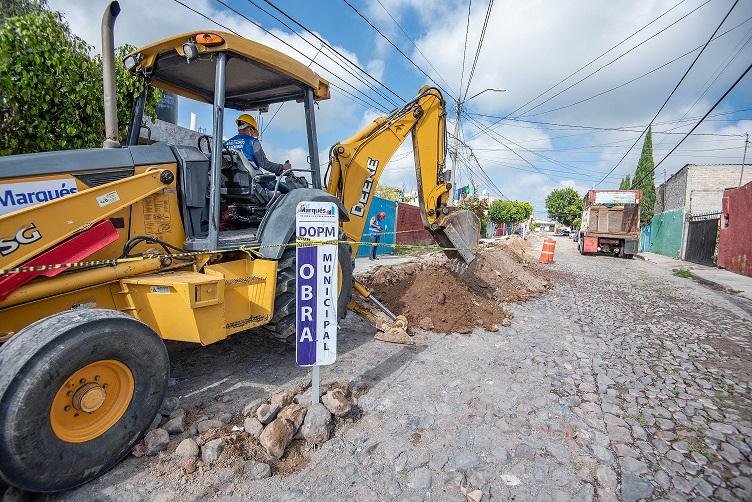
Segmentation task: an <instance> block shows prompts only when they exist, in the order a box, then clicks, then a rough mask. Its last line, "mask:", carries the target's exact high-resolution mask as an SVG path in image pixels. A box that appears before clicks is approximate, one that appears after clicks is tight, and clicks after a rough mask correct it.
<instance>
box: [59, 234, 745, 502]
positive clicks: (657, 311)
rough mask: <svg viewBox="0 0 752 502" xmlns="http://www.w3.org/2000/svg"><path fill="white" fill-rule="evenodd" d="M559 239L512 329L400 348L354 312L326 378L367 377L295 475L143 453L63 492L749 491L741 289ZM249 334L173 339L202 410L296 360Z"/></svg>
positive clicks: (281, 372) (166, 496)
mask: <svg viewBox="0 0 752 502" xmlns="http://www.w3.org/2000/svg"><path fill="white" fill-rule="evenodd" d="M557 241H558V242H557V250H556V253H557V254H556V262H555V263H554V264H553V265H552V266H551V270H552V274H554V282H555V283H556V286H555V288H554V289H553V290H551V291H550V292H548V293H546V294H544V295H543V296H541V297H539V298H537V299H535V300H533V301H530V302H528V303H525V304H519V305H513V306H512V307H511V310H512V312H513V313H514V315H515V317H514V319H513V323H512V326H511V327H510V328H502V329H501V330H500V331H498V332H495V333H492V332H487V331H482V330H476V331H474V332H472V333H471V334H469V335H438V334H433V333H426V334H419V335H418V336H416V338H417V342H418V343H417V344H416V345H415V346H398V345H390V344H385V343H381V342H376V341H373V339H372V333H373V332H372V331H369V329H368V327H367V325H366V324H364V323H363V322H362V321H360V320H359V319H358V318H357V317H356V316H353V315H352V314H349V315H348V318H347V320H346V321H345V323H344V325H343V330H342V342H341V344H342V351H341V354H340V358H339V359H338V361H337V363H336V364H335V365H334V366H331V367H327V368H325V369H323V370H322V378H323V379H324V380H347V381H350V382H351V383H352V385H353V386H354V388H356V389H360V392H359V394H358V397H357V406H358V409H359V411H358V413H357V414H356V417H355V419H354V420H352V421H351V422H350V423H347V424H345V425H344V426H342V427H340V428H339V429H338V430H337V431H336V436H335V438H334V439H333V440H330V441H329V442H327V443H325V444H324V445H323V446H322V447H320V448H318V449H314V450H311V451H310V452H309V454H310V463H309V464H308V465H307V466H305V467H304V468H303V469H302V470H300V471H299V472H296V473H293V474H289V475H274V476H272V477H271V478H268V479H263V480H252V479H251V478H249V477H248V476H247V475H246V474H244V472H243V469H242V467H241V466H242V464H243V462H242V459H241V460H239V461H238V465H237V468H236V469H233V468H232V467H223V468H221V469H219V468H213V467H205V468H203V469H200V470H199V471H197V472H196V473H195V474H192V475H190V476H183V477H181V476H170V475H162V474H159V475H155V474H154V472H155V471H154V470H150V469H149V468H148V464H147V462H154V461H153V460H147V459H146V458H142V459H133V458H131V459H129V460H126V461H125V462H123V463H122V464H121V465H120V466H118V467H117V468H116V469H114V470H113V471H112V472H111V473H109V474H107V475H106V476H104V477H103V478H101V479H100V480H97V481H95V482H94V483H91V484H89V485H87V486H85V487H82V488H80V489H78V490H76V491H73V492H69V493H67V494H64V495H62V496H61V497H60V498H63V499H68V500H92V499H98V500H99V499H103V500H151V499H160V500H181V501H182V500H205V499H220V500H238V501H240V500H250V499H253V500H279V501H298V500H300V501H303V500H322V501H324V500H326V501H329V500H358V501H369V500H373V501H381V500H408V501H410V500H416V501H421V500H442V501H443V500H452V501H454V500H456V501H464V500H484V501H489V500H515V501H569V500H572V501H591V500H602V501H610V500H625V501H636V500H640V499H647V500H729V501H731V500H750V498H752V462H751V461H750V451H751V449H752V393H751V389H750V382H751V380H752V315H751V314H750V312H749V311H748V310H745V308H744V305H742V304H740V302H741V301H742V300H740V299H739V298H736V297H735V296H733V295H730V294H728V293H724V292H721V291H716V290H712V289H708V288H706V287H704V286H702V285H700V284H698V283H696V282H693V281H689V280H686V279H682V278H679V277H674V276H673V275H671V274H670V273H667V271H666V270H665V269H662V268H660V267H658V266H655V265H653V264H651V263H649V262H645V261H641V260H623V259H618V258H612V257H605V256H580V255H579V254H578V253H577V251H576V249H575V244H574V242H572V241H571V240H569V239H566V238H559V239H557ZM744 302H745V303H746V300H744ZM255 343H256V342H255V341H253V339H252V338H242V337H233V338H231V339H229V340H228V341H227V342H222V344H217V346H216V347H215V346H211V347H207V348H204V349H201V351H194V352H191V353H190V357H188V356H181V353H180V352H175V353H173V354H172V357H173V364H174V365H175V366H176V369H177V371H176V374H177V375H178V376H179V377H180V378H182V377H183V376H185V380H181V381H180V382H179V383H178V384H177V385H175V386H173V387H172V388H171V389H172V390H171V392H173V393H176V392H178V393H180V392H187V391H188V390H189V389H194V390H192V391H191V392H192V393H193V394H194V395H193V397H191V398H187V397H186V398H185V399H181V403H183V404H188V405H190V404H191V401H190V400H191V399H197V398H198V397H197V396H200V395H203V396H206V397H207V398H208V397H211V396H215V395H216V399H204V400H203V401H202V402H201V403H199V404H197V406H200V407H201V410H202V413H205V414H206V415H207V416H212V414H215V413H218V411H219V410H220V409H221V408H218V407H219V406H235V407H236V408H240V407H242V405H244V404H245V403H246V402H247V401H250V400H251V398H252V397H253V396H251V395H250V393H251V389H254V388H258V387H263V388H264V389H265V390H267V389H272V388H274V386H275V385H276V386H280V385H287V384H289V382H290V381H291V379H293V380H294V378H297V377H294V375H300V374H301V370H299V369H296V368H295V367H294V363H290V360H291V359H292V353H291V352H289V351H287V352H285V351H283V350H279V351H275V350H272V349H270V346H267V345H255ZM259 351H263V352H262V353H259ZM201 354H203V355H201ZM222 355H224V357H225V358H224V359H222V363H221V369H222V378H223V380H221V381H219V380H218V383H212V384H208V385H205V389H203V390H201V392H202V394H195V392H196V390H195V389H201V385H203V384H204V383H206V382H200V381H196V380H190V378H196V377H194V376H191V377H190V378H189V377H188V375H194V374H196V375H199V374H201V371H200V370H206V371H207V373H210V374H212V378H215V379H216V378H219V377H218V376H216V375H214V374H213V373H214V372H213V371H212V370H213V369H214V368H217V365H218V364H219V363H218V361H220V359H219V357H221V356H222ZM251 361H252V362H251ZM189 370H190V371H189ZM254 386H256V387H254ZM224 388H230V389H234V390H233V393H227V394H224V393H223V392H224V390H222V389H224ZM185 396H188V394H185ZM227 396H232V397H233V400H228V399H226V397H227ZM171 448H174V447H172V446H171ZM139 462H140V463H139ZM165 465H167V466H169V463H167V464H165Z"/></svg>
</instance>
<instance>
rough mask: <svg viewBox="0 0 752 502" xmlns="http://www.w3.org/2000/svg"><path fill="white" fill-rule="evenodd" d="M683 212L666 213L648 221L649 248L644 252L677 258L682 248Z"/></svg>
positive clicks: (678, 210) (679, 210)
mask: <svg viewBox="0 0 752 502" xmlns="http://www.w3.org/2000/svg"><path fill="white" fill-rule="evenodd" d="M683 228H684V212H683V211H682V210H681V209H677V210H674V211H666V212H664V213H659V214H656V215H655V216H653V219H652V220H650V229H649V231H648V232H649V233H650V237H649V246H648V247H649V248H648V249H645V251H650V252H651V253H658V254H662V255H664V256H671V257H672V258H678V257H679V253H680V251H681V246H682V240H683V239H682V237H683V233H682V232H683Z"/></svg>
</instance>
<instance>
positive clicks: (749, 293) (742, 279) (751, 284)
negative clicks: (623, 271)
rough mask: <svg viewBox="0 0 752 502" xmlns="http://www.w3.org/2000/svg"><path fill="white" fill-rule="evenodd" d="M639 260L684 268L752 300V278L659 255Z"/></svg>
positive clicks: (702, 279)
mask: <svg viewBox="0 0 752 502" xmlns="http://www.w3.org/2000/svg"><path fill="white" fill-rule="evenodd" d="M637 257H638V258H642V259H643V260H647V261H649V262H650V263H653V264H655V265H658V266H660V267H662V268H665V269H667V270H674V269H679V268H683V269H686V270H690V271H691V272H692V274H693V275H694V276H695V277H697V278H699V279H700V280H701V281H705V282H707V283H709V284H711V285H713V286H716V287H718V288H720V289H725V290H726V291H730V292H733V293H734V294H737V295H739V296H740V297H742V298H746V299H748V300H752V277H747V276H746V275H741V274H736V273H734V272H730V271H728V270H724V269H722V268H718V267H708V266H705V265H698V264H697V263H692V262H689V261H683V260H677V259H676V258H670V257H668V256H663V255H661V254H657V253H640V254H639V255H637Z"/></svg>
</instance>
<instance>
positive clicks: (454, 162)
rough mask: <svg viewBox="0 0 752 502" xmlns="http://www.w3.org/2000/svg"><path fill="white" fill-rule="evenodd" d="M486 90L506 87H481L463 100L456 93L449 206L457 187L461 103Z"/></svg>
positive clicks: (504, 90) (501, 90)
mask: <svg viewBox="0 0 752 502" xmlns="http://www.w3.org/2000/svg"><path fill="white" fill-rule="evenodd" d="M487 91H493V92H506V89H483V90H482V91H480V92H477V93H475V94H473V95H472V96H470V97H469V98H467V99H464V100H460V99H459V95H458V96H457V99H456V100H455V101H454V113H455V122H454V148H453V149H452V150H451V155H452V174H451V177H452V179H451V180H450V182H451V183H452V193H451V194H450V197H449V205H450V206H453V205H454V202H455V197H454V195H455V194H456V193H457V188H458V187H457V179H456V174H457V155H458V153H459V149H460V130H461V129H460V128H461V127H462V126H461V124H460V117H462V105H463V104H465V103H467V102H468V101H470V100H471V99H473V98H477V97H478V96H480V95H481V94H483V93H484V92H487ZM461 93H462V89H460V94H461ZM465 95H467V93H465ZM473 192H475V188H473Z"/></svg>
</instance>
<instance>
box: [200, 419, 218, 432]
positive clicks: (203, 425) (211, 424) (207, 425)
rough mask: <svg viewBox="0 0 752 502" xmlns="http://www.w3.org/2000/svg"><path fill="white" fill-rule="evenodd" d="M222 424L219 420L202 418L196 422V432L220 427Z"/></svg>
mask: <svg viewBox="0 0 752 502" xmlns="http://www.w3.org/2000/svg"><path fill="white" fill-rule="evenodd" d="M223 425H225V424H223V423H222V422H220V421H219V420H202V421H200V422H198V423H197V424H196V432H198V433H199V434H203V433H204V432H206V431H208V430H209V429H221V428H222V426H223Z"/></svg>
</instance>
